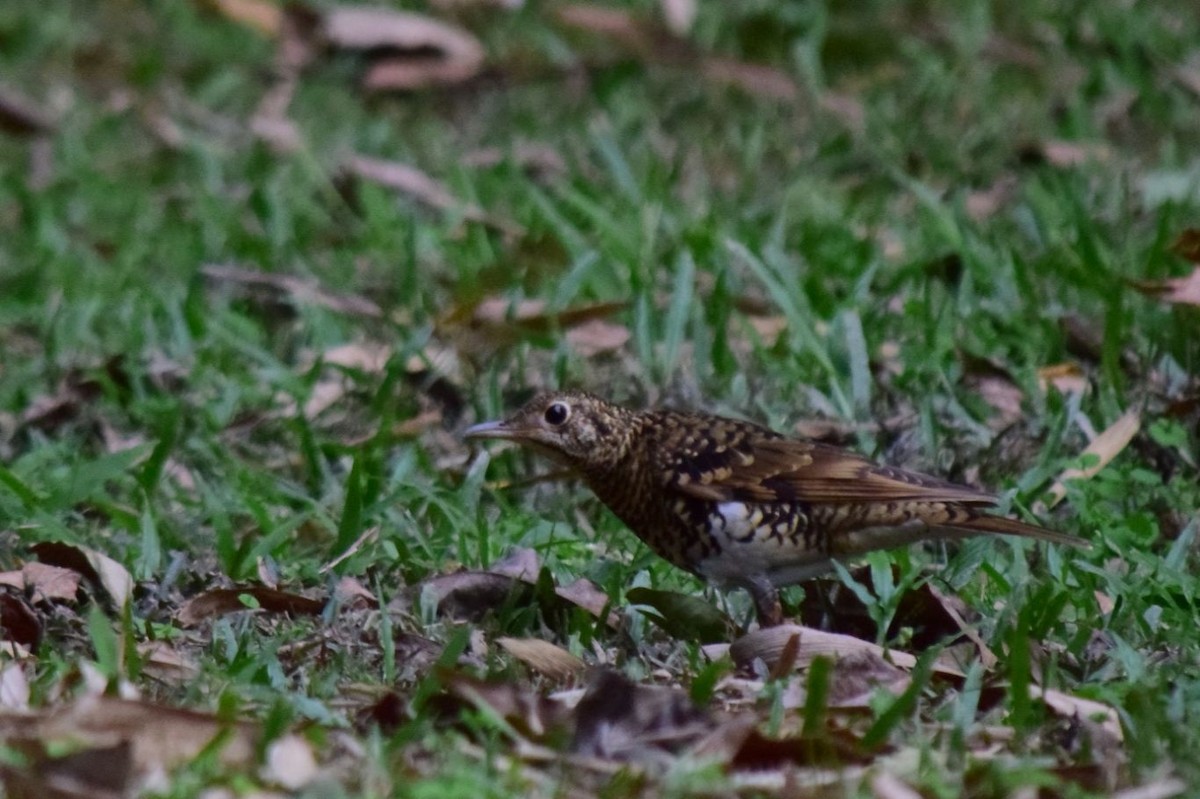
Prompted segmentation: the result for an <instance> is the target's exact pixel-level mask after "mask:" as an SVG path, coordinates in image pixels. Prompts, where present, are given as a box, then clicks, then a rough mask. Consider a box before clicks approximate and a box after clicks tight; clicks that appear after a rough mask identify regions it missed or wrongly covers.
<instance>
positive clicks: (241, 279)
mask: <svg viewBox="0 0 1200 799" xmlns="http://www.w3.org/2000/svg"><path fill="white" fill-rule="evenodd" d="M200 272H201V274H203V275H204V277H205V278H206V279H208V280H209V281H211V282H212V283H213V284H215V285H228V286H233V287H236V288H238V289H240V290H242V292H243V293H244V294H245V295H246V296H247V297H249V298H251V299H256V300H259V301H263V300H266V301H269V302H276V303H279V302H287V303H294V304H310V305H316V306H318V307H321V308H328V309H329V310H331V311H336V312H337V313H344V314H350V315H355V316H366V317H369V318H371V319H379V318H382V317H383V311H382V310H381V309H380V307H379V306H378V305H376V304H375V303H374V302H372V301H371V300H369V299H367V298H366V297H362V296H359V295H357V294H339V293H336V292H332V291H329V290H328V289H325V288H324V287H322V286H321V285H320V283H318V282H317V281H316V280H312V279H306V278H302V277H297V276H295V275H285V274H281V273H278V272H262V271H259V270H254V269H242V268H240V267H236V266H227V265H225V264H206V265H204V266H203V267H201V268H200Z"/></svg>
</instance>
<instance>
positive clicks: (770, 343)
mask: <svg viewBox="0 0 1200 799" xmlns="http://www.w3.org/2000/svg"><path fill="white" fill-rule="evenodd" d="M746 321H747V322H749V323H750V327H752V328H754V332H755V333H756V334H757V335H758V337H759V339H760V340H761V341H762V343H763V346H764V347H768V348H769V347H774V346H775V343H776V342H777V341H779V337H780V336H781V335H783V332H784V331H785V330H787V326H788V322H787V317H786V316H782V315H779V316H747V317H746Z"/></svg>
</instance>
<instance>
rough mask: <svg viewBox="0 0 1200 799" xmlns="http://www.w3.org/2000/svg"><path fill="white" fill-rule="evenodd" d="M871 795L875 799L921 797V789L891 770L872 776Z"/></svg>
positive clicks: (915, 798)
mask: <svg viewBox="0 0 1200 799" xmlns="http://www.w3.org/2000/svg"><path fill="white" fill-rule="evenodd" d="M871 795H872V796H874V797H875V799H921V793H920V792H919V791H917V790H916V789H914V788H913V787H912V786H911V785H909V784H908V783H907V782H905V781H904V780H902V779H900V778H899V777H897V776H896V775H895V774H892V773H891V772H889V771H880V772H878V773H876V774H875V776H874V777H872V778H871Z"/></svg>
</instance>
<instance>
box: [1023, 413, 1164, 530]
mask: <svg viewBox="0 0 1200 799" xmlns="http://www.w3.org/2000/svg"><path fill="white" fill-rule="evenodd" d="M1141 426H1142V417H1141V411H1139V410H1138V409H1137V408H1131V409H1130V410H1128V411H1126V412H1125V413H1124V414H1122V415H1121V417H1120V418H1119V419H1117V420H1116V421H1115V422H1113V423H1112V424H1111V425H1109V426H1108V428H1107V429H1106V430H1105V431H1104V432H1103V433H1101V434H1100V435H1098V436H1096V439H1095V440H1094V441H1093V442H1092V443H1091V444H1089V445H1088V447H1087V449H1085V450H1084V451H1083V454H1082V457H1084V458H1087V457H1088V456H1095V458H1096V460H1095V462H1093V463H1090V464H1089V465H1087V466H1082V467H1071V468H1070V469H1066V470H1064V471H1063V473H1062V474H1060V475H1059V476H1058V479H1057V480H1055V481H1054V485H1052V486H1051V487H1050V490H1049V492H1048V497H1047V498H1046V501H1045V504H1046V507H1048V508H1053V507H1054V506H1055V505H1057V504H1058V503H1059V502H1061V501H1062V498H1063V497H1065V496H1066V495H1067V487H1066V481H1068V480H1087V479H1088V478H1090V477H1094V476H1095V475H1096V474H1098V473H1099V472H1100V470H1101V469H1103V468H1104V467H1105V466H1107V465H1108V464H1109V462H1110V461H1112V459H1113V458H1115V457H1117V455H1119V454H1120V453H1121V451H1122V450H1123V449H1125V447H1126V446H1127V445H1128V444H1129V442H1130V441H1132V440H1133V437H1134V436H1135V435H1137V432H1138V430H1140V429H1141Z"/></svg>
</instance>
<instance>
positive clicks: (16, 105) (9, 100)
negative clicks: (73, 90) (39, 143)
mask: <svg viewBox="0 0 1200 799" xmlns="http://www.w3.org/2000/svg"><path fill="white" fill-rule="evenodd" d="M54 127H55V124H54V120H53V119H52V118H51V116H50V114H49V113H48V112H46V111H44V110H43V109H41V108H38V107H37V106H36V105H35V104H34V103H33V101H32V100H30V99H28V98H27V97H23V96H21V95H20V94H18V93H17V92H16V91H15V90H14V89H12V88H10V87H8V86H4V85H0V130H3V131H5V132H6V133H11V134H13V135H14V136H38V135H41V134H44V133H50V132H51V131H53V130H54Z"/></svg>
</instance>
